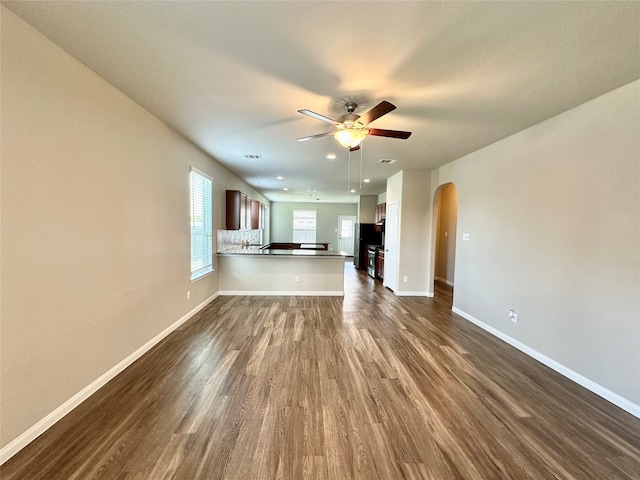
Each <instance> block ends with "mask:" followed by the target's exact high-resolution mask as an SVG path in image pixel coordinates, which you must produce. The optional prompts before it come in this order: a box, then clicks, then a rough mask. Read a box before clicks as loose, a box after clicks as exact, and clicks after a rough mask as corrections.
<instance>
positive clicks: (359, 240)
mask: <svg viewBox="0 0 640 480" xmlns="http://www.w3.org/2000/svg"><path fill="white" fill-rule="evenodd" d="M367 245H382V230H381V228H380V225H376V224H375V223H356V234H355V246H354V248H353V264H354V265H355V267H356V268H357V269H359V270H366V269H367Z"/></svg>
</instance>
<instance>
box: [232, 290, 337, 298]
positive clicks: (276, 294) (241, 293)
mask: <svg viewBox="0 0 640 480" xmlns="http://www.w3.org/2000/svg"><path fill="white" fill-rule="evenodd" d="M220 296H221V297H225V296H239V297H254V296H255V297H294V296H298V297H344V291H343V290H335V291H320V292H316V291H308V292H307V291H281V290H276V291H268V292H265V291H262V290H261V291H255V292H254V291H246V290H242V291H235V290H224V291H222V290H221V291H220Z"/></svg>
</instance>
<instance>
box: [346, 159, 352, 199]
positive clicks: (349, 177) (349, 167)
mask: <svg viewBox="0 0 640 480" xmlns="http://www.w3.org/2000/svg"><path fill="white" fill-rule="evenodd" d="M350 179H351V150H349V160H348V162H347V194H349V193H350V190H351V188H350V187H351V185H350V183H349V180H350Z"/></svg>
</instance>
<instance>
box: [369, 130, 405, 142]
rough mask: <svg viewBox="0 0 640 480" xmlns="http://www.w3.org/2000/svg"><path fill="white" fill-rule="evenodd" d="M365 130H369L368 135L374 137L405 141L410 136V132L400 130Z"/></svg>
mask: <svg viewBox="0 0 640 480" xmlns="http://www.w3.org/2000/svg"><path fill="white" fill-rule="evenodd" d="M367 130H369V135H373V136H374V137H391V138H401V139H403V140H406V139H407V138H409V137H410V136H411V132H403V131H401V130H383V129H380V128H368V129H367Z"/></svg>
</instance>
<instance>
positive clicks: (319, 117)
mask: <svg viewBox="0 0 640 480" xmlns="http://www.w3.org/2000/svg"><path fill="white" fill-rule="evenodd" d="M298 113H301V114H303V115H306V116H308V117H311V118H315V119H316V120H320V121H321V122H326V123H330V124H331V125H340V124H339V123H338V122H336V121H335V120H331V119H330V118H329V117H325V116H324V115H320V114H319V113H316V112H312V111H311V110H307V109H306V108H303V109H302V110H298Z"/></svg>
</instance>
